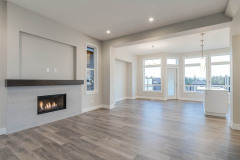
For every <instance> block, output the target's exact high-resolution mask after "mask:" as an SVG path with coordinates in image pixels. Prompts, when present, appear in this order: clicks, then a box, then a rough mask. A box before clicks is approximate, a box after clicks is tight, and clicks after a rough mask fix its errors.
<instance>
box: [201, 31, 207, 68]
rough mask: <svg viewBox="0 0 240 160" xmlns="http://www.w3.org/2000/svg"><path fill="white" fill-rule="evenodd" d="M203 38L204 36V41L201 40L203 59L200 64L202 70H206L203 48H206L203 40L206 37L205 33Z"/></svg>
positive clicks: (202, 34)
mask: <svg viewBox="0 0 240 160" xmlns="http://www.w3.org/2000/svg"><path fill="white" fill-rule="evenodd" d="M201 36H202V40H201V43H202V44H201V45H200V46H201V47H202V58H201V62H200V68H201V70H205V69H206V58H205V57H203V47H204V43H203V42H204V40H203V36H204V33H201Z"/></svg>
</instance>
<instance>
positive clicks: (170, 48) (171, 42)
mask: <svg viewBox="0 0 240 160" xmlns="http://www.w3.org/2000/svg"><path fill="white" fill-rule="evenodd" d="M200 34H201V33H198V34H193V35H187V36H182V37H175V38H169V39H164V40H159V41H154V42H148V43H142V44H137V45H131V46H126V47H121V48H118V52H119V53H130V54H135V55H144V54H154V53H187V52H195V51H201V47H200V45H201V41H200V40H201V35H200ZM153 45H154V47H152V46H153ZM227 47H230V29H229V28H225V29H219V30H214V31H209V32H205V35H204V50H211V49H220V48H227Z"/></svg>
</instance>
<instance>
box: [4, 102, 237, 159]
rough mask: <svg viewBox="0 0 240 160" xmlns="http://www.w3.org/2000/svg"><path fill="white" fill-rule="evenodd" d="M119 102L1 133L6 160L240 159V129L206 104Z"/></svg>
mask: <svg viewBox="0 0 240 160" xmlns="http://www.w3.org/2000/svg"><path fill="white" fill-rule="evenodd" d="M116 106H117V107H116V108H114V109H112V110H107V109H98V110H94V111H91V112H87V113H84V114H81V115H79V116H75V117H71V118H67V119H63V120H60V121H56V122H53V123H49V124H46V125H42V126H39V127H36V128H31V129H27V130H24V131H20V132H16V133H13V134H9V135H3V136H0V160H175V159H176V160H188V159H189V160H240V131H234V130H232V129H230V126H229V118H228V117H227V118H218V117H212V116H204V114H203V108H202V103H199V102H187V101H177V100H172V101H150V100H143V99H137V100H123V101H119V102H118V103H117V104H116Z"/></svg>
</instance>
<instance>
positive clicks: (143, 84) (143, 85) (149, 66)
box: [142, 57, 163, 93]
mask: <svg viewBox="0 0 240 160" xmlns="http://www.w3.org/2000/svg"><path fill="white" fill-rule="evenodd" d="M156 59H159V60H160V64H159V65H147V66H146V65H145V61H146V60H156ZM142 64H143V77H142V78H143V83H142V87H143V89H142V91H143V92H148V93H149V92H153V93H162V74H163V73H162V58H161V57H156V58H145V59H143V63H142ZM151 67H160V72H161V74H160V75H161V85H151V86H160V87H161V90H160V91H149V90H145V86H149V85H145V68H151Z"/></svg>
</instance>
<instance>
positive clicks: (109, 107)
mask: <svg viewBox="0 0 240 160" xmlns="http://www.w3.org/2000/svg"><path fill="white" fill-rule="evenodd" d="M114 107H115V105H114V104H113V105H106V104H103V105H102V108H106V109H113V108H114Z"/></svg>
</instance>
